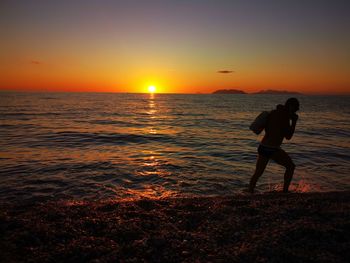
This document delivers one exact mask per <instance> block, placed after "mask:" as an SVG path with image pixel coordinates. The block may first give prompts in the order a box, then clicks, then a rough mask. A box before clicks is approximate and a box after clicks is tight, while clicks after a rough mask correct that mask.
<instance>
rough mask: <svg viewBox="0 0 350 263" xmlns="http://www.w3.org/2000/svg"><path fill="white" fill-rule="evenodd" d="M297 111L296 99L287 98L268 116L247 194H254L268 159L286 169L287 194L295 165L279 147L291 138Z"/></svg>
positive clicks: (285, 185)
mask: <svg viewBox="0 0 350 263" xmlns="http://www.w3.org/2000/svg"><path fill="white" fill-rule="evenodd" d="M298 110H299V101H298V100H297V99H296V98H289V99H288V100H287V101H286V103H285V104H284V105H277V107H276V109H275V110H273V111H272V112H271V113H270V114H269V117H268V121H267V124H266V127H265V136H264V138H263V139H262V141H261V143H260V145H259V147H258V153H259V155H258V159H257V161H256V168H255V173H254V174H253V176H252V178H251V179H250V183H249V189H248V190H249V192H251V193H253V192H254V188H255V185H256V182H257V181H258V179H259V177H260V176H261V175H262V174H263V172H264V170H265V167H266V165H267V163H268V162H269V160H270V159H272V160H274V161H275V162H277V163H278V164H280V165H282V166H284V167H285V168H286V171H285V174H284V185H283V192H288V188H289V185H290V182H291V181H292V178H293V173H294V168H295V164H294V163H293V161H292V159H291V158H290V157H289V155H288V154H287V153H286V152H285V151H284V150H282V149H281V148H280V146H281V144H282V142H283V139H284V138H286V139H287V140H290V139H291V138H292V136H293V134H294V131H295V125H296V123H297V120H298V115H297V114H296V113H295V112H296V111H298ZM290 122H291V123H290Z"/></svg>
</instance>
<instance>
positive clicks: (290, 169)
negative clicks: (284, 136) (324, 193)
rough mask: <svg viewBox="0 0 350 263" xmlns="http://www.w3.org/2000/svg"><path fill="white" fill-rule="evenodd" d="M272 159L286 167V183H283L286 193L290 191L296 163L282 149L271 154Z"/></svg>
mask: <svg viewBox="0 0 350 263" xmlns="http://www.w3.org/2000/svg"><path fill="white" fill-rule="evenodd" d="M271 159H272V160H274V161H275V162H276V163H278V164H280V165H282V166H284V167H285V168H286V171H285V173H284V185H283V192H285V193H286V192H288V188H289V185H290V183H291V181H292V178H293V173H294V169H295V164H294V163H293V161H292V159H291V158H290V157H289V155H288V154H287V153H286V152H285V151H283V150H282V149H281V150H279V151H278V152H276V153H274V154H273V155H272V156H271Z"/></svg>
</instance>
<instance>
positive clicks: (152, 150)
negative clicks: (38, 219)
mask: <svg viewBox="0 0 350 263" xmlns="http://www.w3.org/2000/svg"><path fill="white" fill-rule="evenodd" d="M297 97H298V98H299V100H300V103H301V107H300V112H299V121H298V123H297V128H296V132H295V134H294V137H293V138H292V139H291V140H290V141H285V142H284V144H283V145H282V148H283V149H285V150H286V151H287V152H288V153H289V154H290V156H291V157H292V159H293V160H294V162H295V164H296V166H297V167H296V171H295V175H294V179H293V182H292V185H291V190H292V191H297V192H314V191H316V192H317V191H342V190H350V178H349V175H350V97H349V96H305V95H300V96H297ZM286 98H287V97H286V96H285V95H222V94H221V95H220V94H218V95H209V94H207V95H204V94H203V95H202V94H198V95H180V94H154V95H152V94H113V93H111V94H108V93H4V92H3V93H0V124H1V125H0V201H2V202H18V201H23V200H52V199H75V200H96V199H105V198H107V199H108V198H112V199H118V200H119V199H135V198H142V197H151V198H158V197H167V196H174V197H176V196H188V195H190V196H192V195H199V196H213V195H230V194H234V193H239V192H242V191H244V190H245V189H246V188H247V184H248V182H249V179H250V176H251V175H252V173H253V172H254V168H255V161H256V155H257V153H256V148H257V146H258V143H259V140H260V139H261V138H262V135H259V136H256V135H255V134H253V133H252V132H251V131H250V130H249V129H248V127H249V125H250V123H251V122H252V120H253V119H254V118H255V117H256V115H257V114H259V113H260V112H261V111H263V110H271V109H273V108H274V107H275V106H276V105H277V104H279V103H284V101H285V100H286ZM283 173H284V169H283V168H282V167H280V166H279V165H277V164H275V163H273V162H270V163H269V165H268V166H267V168H266V171H265V173H264V174H263V176H262V177H261V178H260V180H259V181H258V184H257V190H258V191H260V192H264V191H271V190H276V189H277V190H278V189H280V188H281V185H282V183H283Z"/></svg>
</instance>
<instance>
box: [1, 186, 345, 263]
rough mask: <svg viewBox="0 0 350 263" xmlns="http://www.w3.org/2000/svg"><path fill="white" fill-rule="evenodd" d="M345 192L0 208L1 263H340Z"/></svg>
mask: <svg viewBox="0 0 350 263" xmlns="http://www.w3.org/2000/svg"><path fill="white" fill-rule="evenodd" d="M349 201H350V191H343V192H326V193H325V192H322V193H289V194H283V193H261V194H254V195H249V194H237V195H232V196H220V197H184V198H181V197H180V198H164V199H141V200H137V201H124V202H121V201H113V200H107V201H96V202H94V201H76V202H75V201H74V200H71V201H68V202H63V201H49V202H46V203H32V204H29V203H27V204H17V205H2V206H0V236H1V238H0V261H2V262H19V261H31V262H51V261H54V262H87V261H89V262H117V261H122V262H140V261H141V262H142V261H145V262H195V261H198V262H208V261H212V262H227V261H229V262H256V261H261V262H282V261H283V262H304V261H308V262H346V259H348V258H350V252H349V249H348V248H349V247H350V202H349Z"/></svg>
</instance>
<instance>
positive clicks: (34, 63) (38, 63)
mask: <svg viewBox="0 0 350 263" xmlns="http://www.w3.org/2000/svg"><path fill="white" fill-rule="evenodd" d="M30 64H32V65H40V64H41V62H40V61H39V60H31V61H30Z"/></svg>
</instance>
